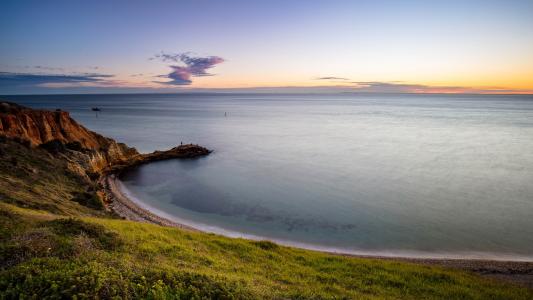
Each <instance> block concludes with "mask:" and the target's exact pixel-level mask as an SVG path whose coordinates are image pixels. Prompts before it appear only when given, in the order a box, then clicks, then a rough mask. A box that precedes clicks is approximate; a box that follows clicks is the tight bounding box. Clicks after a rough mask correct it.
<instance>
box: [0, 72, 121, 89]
mask: <svg viewBox="0 0 533 300" xmlns="http://www.w3.org/2000/svg"><path fill="white" fill-rule="evenodd" d="M111 77H113V75H108V74H97V73H83V74H39V73H12V72H0V87H21V86H28V87H31V86H45V85H50V84H52V85H57V84H87V83H93V84H94V83H101V84H105V83H107V82H108V79H109V78H111Z"/></svg>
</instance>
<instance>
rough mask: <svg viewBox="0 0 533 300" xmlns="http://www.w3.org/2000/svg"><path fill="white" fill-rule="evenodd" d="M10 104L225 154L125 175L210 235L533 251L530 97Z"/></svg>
mask: <svg viewBox="0 0 533 300" xmlns="http://www.w3.org/2000/svg"><path fill="white" fill-rule="evenodd" d="M4 98H5V97H4ZM7 98H8V99H12V100H15V101H17V102H20V103H23V104H28V105H30V106H34V107H47V108H63V109H66V110H69V111H71V113H72V115H73V116H74V117H75V118H76V119H77V120H79V121H80V122H82V123H83V124H84V125H86V126H87V127H89V128H91V129H92V130H95V131H97V132H100V133H102V134H104V135H108V136H111V137H113V138H116V139H117V140H119V141H122V142H126V143H128V144H130V145H133V146H135V147H137V148H138V149H139V150H141V151H144V152H148V151H152V150H155V149H165V148H169V147H171V146H174V145H176V144H179V143H180V142H182V141H183V142H184V143H189V142H191V143H198V144H201V145H204V146H206V147H208V148H210V149H213V150H215V151H214V153H213V154H211V155H210V156H208V157H205V158H202V159H197V160H172V161H164V162H157V163H152V164H149V165H145V166H142V167H140V168H138V169H136V170H134V171H132V172H130V173H128V174H126V175H125V176H124V177H123V178H122V182H123V184H124V187H125V188H126V189H127V190H128V191H129V193H131V195H132V196H133V197H135V198H137V199H140V200H141V201H142V202H143V204H144V205H147V206H149V207H151V208H152V209H155V210H157V211H159V212H161V213H164V214H165V215H167V216H170V217H173V218H176V219H179V220H181V221H183V222H185V223H190V224H193V225H195V226H199V227H202V228H204V229H206V230H210V231H215V232H222V233H225V234H228V235H233V236H240V235H248V236H255V237H259V238H268V239H273V240H278V241H285V242H289V243H302V244H306V245H307V246H312V247H318V248H327V249H330V250H338V251H346V252H358V253H376V254H400V255H424V256H465V255H468V256H472V257H495V256H500V257H503V256H505V257H507V258H508V257H514V258H519V257H522V258H524V257H529V258H531V257H533V97H531V96H473V95H454V96H444V95H347V94H341V95H281V94H262V95H257V94H255V95H242V94H241V95H239V94H223V95H213V94H203V95H89V96H80V95H77V96H39V97H36V96H31V97H7ZM93 106H99V107H101V108H102V112H101V113H99V115H98V117H96V115H95V114H94V112H91V111H90V110H89V108H90V107H93ZM224 113H226V115H227V116H226V117H225V116H224Z"/></svg>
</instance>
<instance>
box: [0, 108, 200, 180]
mask: <svg viewBox="0 0 533 300" xmlns="http://www.w3.org/2000/svg"><path fill="white" fill-rule="evenodd" d="M0 136H4V137H7V138H11V139H16V140H19V141H21V142H24V143H27V144H28V145H29V146H32V147H43V148H45V149H47V150H50V151H51V152H53V153H54V154H56V155H60V156H63V157H64V158H65V159H66V160H67V161H68V162H69V168H70V169H71V170H72V171H75V172H76V173H78V174H81V175H83V176H88V177H92V176H91V175H103V174H109V173H116V172H119V171H121V170H123V169H126V168H130V167H134V166H137V165H140V164H143V163H147V162H150V161H155V160H163V159H171V158H192V157H198V156H203V155H207V154H209V153H210V151H209V150H207V149H206V148H204V147H200V146H198V145H181V146H178V147H174V148H172V149H170V150H167V151H155V152H153V153H149V154H139V152H137V150H136V149H135V148H131V147H128V146H127V145H126V144H123V143H117V142H116V141H115V140H113V139H110V138H107V137H104V136H102V135H100V134H98V133H96V132H93V131H90V130H88V129H87V128H85V127H83V126H82V125H80V124H79V123H78V122H76V121H75V120H74V119H72V118H71V117H70V115H69V113H68V112H66V111H61V110H57V111H48V110H37V109H31V108H27V107H24V106H21V105H18V104H15V103H10V102H0Z"/></svg>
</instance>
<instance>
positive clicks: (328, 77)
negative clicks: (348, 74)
mask: <svg viewBox="0 0 533 300" xmlns="http://www.w3.org/2000/svg"><path fill="white" fill-rule="evenodd" d="M315 80H350V79H348V78H345V77H336V76H325V77H317V78H315Z"/></svg>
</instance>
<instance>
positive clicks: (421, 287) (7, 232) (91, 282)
mask: <svg viewBox="0 0 533 300" xmlns="http://www.w3.org/2000/svg"><path fill="white" fill-rule="evenodd" d="M10 147H11V145H10ZM19 150H20V149H19ZM21 151H25V150H21ZM4 153H5V151H4ZM22 153H24V152H22ZM25 155H27V156H28V157H29V156H32V157H33V156H39V157H40V155H41V154H35V153H33V152H31V151H30V152H27V153H26V154H25ZM43 155H44V156H46V155H47V154H43ZM28 157H26V158H21V160H22V163H21V164H20V165H25V167H35V165H34V163H33V162H30V161H29V160H28V159H29V158H28ZM34 158H35V157H34ZM49 159H51V162H52V163H56V161H55V159H54V158H49ZM37 164H38V162H37ZM57 166H59V165H57ZM64 168H65V166H63V167H62V168H60V167H56V168H52V169H50V170H49V173H50V174H48V175H47V176H48V177H47V176H45V178H44V179H40V177H36V178H34V179H33V180H34V182H36V183H37V184H38V185H41V186H42V185H43V184H44V182H46V183H47V184H52V185H53V186H51V187H48V188H49V189H53V188H56V189H58V190H59V191H60V193H58V194H57V195H54V196H52V195H47V194H42V192H36V193H21V192H19V191H17V189H18V188H19V187H20V186H23V185H24V184H27V179H24V178H22V179H20V180H21V181H20V182H19V181H16V180H12V181H9V183H5V182H3V183H2V187H3V188H4V187H7V188H8V189H7V190H4V189H3V190H2V193H3V194H2V195H4V196H2V197H6V196H7V198H2V200H3V203H1V202H0V241H1V243H0V257H1V258H2V260H1V262H0V267H1V268H0V299H4V298H5V299H12V298H34V299H43V298H104V299H109V298H113V297H117V298H130V299H133V298H146V299H532V298H533V292H532V291H531V290H527V289H525V288H519V287H516V286H512V285H508V284H502V283H499V282H496V281H492V280H489V279H486V278H481V277H479V276H477V275H474V274H469V273H465V272H461V271H456V270H447V269H442V268H438V267H429V266H421V265H415V264H409V263H405V262H393V261H386V260H377V259H366V258H365V259H363V258H353V257H343V256H335V255H330V254H324V253H319V252H314V251H308V250H302V249H296V248H290V247H283V246H279V245H276V244H274V243H271V242H267V241H249V240H244V239H231V238H226V237H221V236H218V235H213V234H207V233H201V232H193V231H187V230H181V229H177V228H170V227H162V226H157V225H152V224H145V223H138V222H131V221H125V220H121V219H117V218H113V217H112V216H110V215H105V213H104V212H102V211H101V210H97V209H92V208H91V207H89V206H84V205H82V204H80V203H79V202H77V201H75V199H74V200H73V197H72V194H73V193H75V192H83V191H85V190H86V183H84V182H83V180H78V179H72V178H75V177H72V174H69V173H68V172H67V171H65V169H64ZM0 171H2V172H5V171H6V169H1V170H0ZM17 172H19V171H18V170H12V169H10V173H9V175H8V176H6V175H4V173H2V174H3V175H2V176H3V177H2V178H6V177H9V178H15V177H17V176H18V175H16V176H15V175H13V174H18V173H17ZM65 174H66V175H65ZM71 177H72V178H71ZM17 178H18V177H17ZM50 178H58V179H60V180H59V181H55V182H54V181H52V180H50ZM29 185H31V184H29ZM6 191H7V192H6ZM6 199H7V200H6ZM26 202H29V203H30V204H28V205H24V204H25V203H26Z"/></svg>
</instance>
